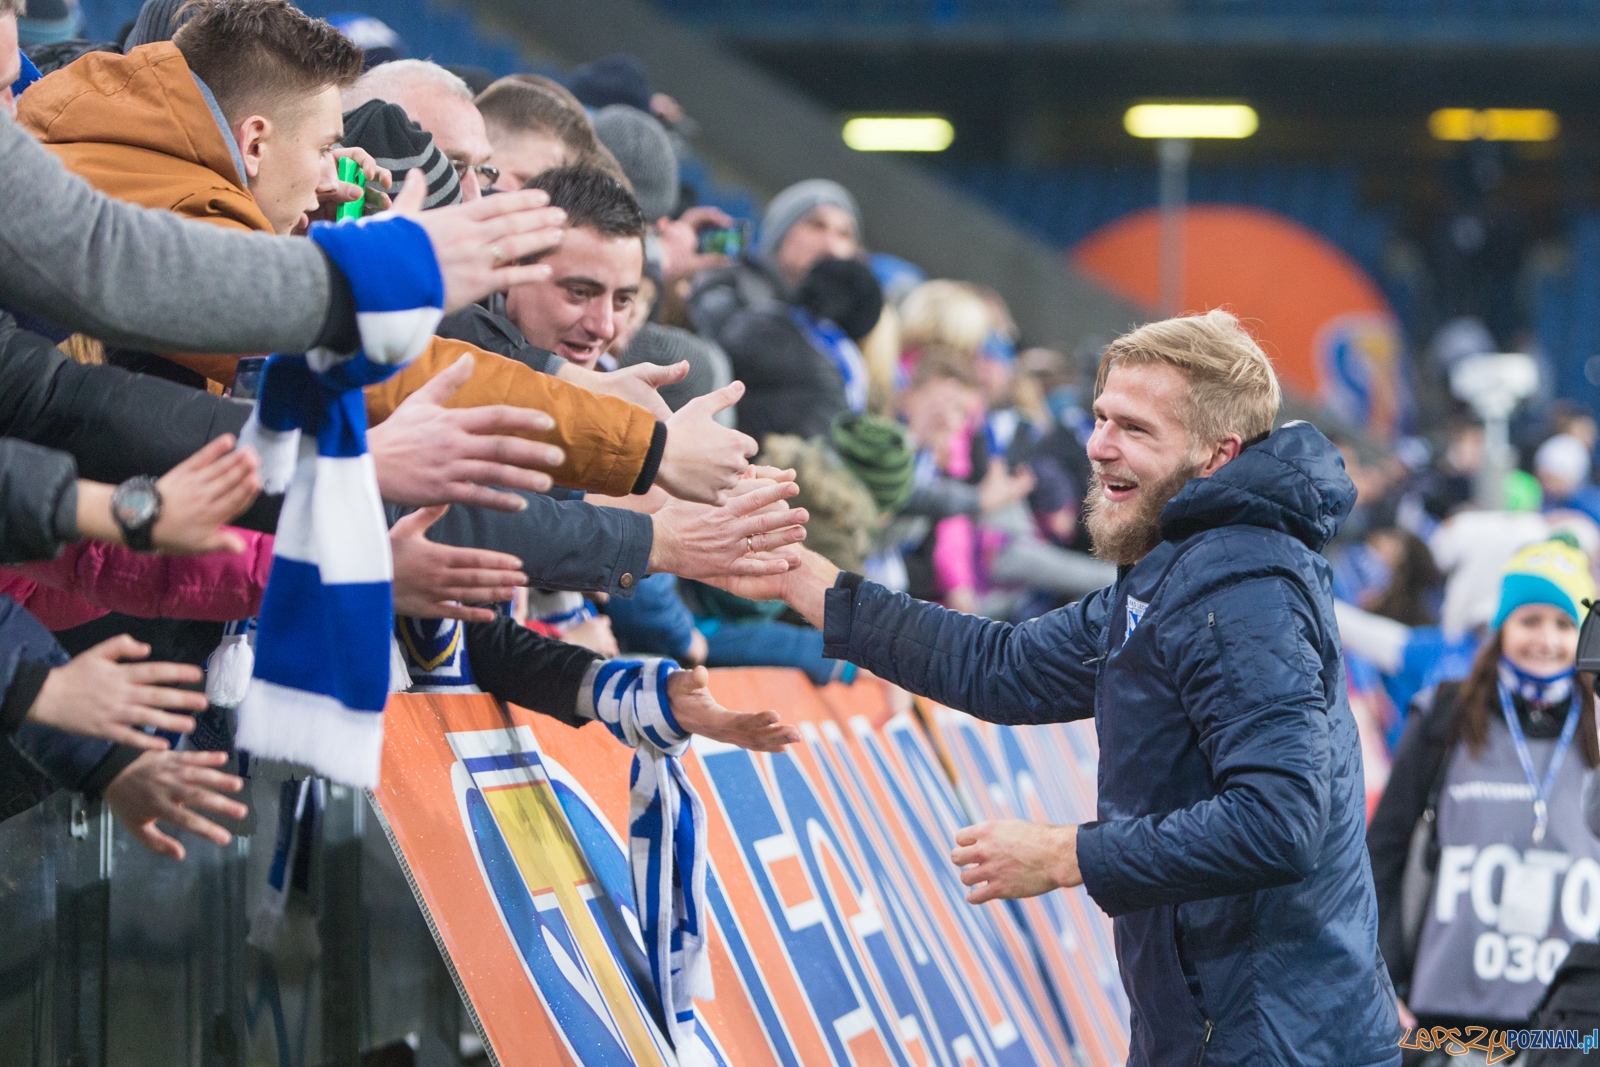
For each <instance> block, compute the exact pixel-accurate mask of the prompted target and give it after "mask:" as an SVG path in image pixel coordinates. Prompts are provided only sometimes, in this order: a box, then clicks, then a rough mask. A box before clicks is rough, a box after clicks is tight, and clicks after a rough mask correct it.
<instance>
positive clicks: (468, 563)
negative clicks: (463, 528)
mask: <svg viewBox="0 0 1600 1067" xmlns="http://www.w3.org/2000/svg"><path fill="white" fill-rule="evenodd" d="M448 510H450V509H449V506H448V505H446V506H444V507H437V508H423V509H421V510H420V511H413V512H412V513H411V514H409V515H407V516H405V517H404V518H402V519H401V520H400V521H399V522H397V523H395V524H394V525H393V526H392V527H390V528H389V549H390V551H391V552H392V553H393V554H394V612H395V614H396V615H409V616H411V617H412V618H417V619H461V620H462V621H463V622H493V621H494V612H493V611H492V610H490V609H489V608H475V607H469V606H468V605H471V604H498V603H502V602H504V601H507V600H510V599H511V598H512V597H514V596H516V591H517V587H518V586H522V585H527V584H528V576H527V575H526V574H524V573H522V561H521V560H520V559H518V558H517V557H516V556H513V555H510V554H508V553H505V552H490V551H488V550H487V549H481V548H455V547H453V546H451V545H441V544H439V543H437V542H435V541H430V540H428V538H427V532H428V527H430V526H432V525H433V524H434V523H436V522H438V521H439V520H440V519H442V518H444V513H445V512H446V511H448Z"/></svg>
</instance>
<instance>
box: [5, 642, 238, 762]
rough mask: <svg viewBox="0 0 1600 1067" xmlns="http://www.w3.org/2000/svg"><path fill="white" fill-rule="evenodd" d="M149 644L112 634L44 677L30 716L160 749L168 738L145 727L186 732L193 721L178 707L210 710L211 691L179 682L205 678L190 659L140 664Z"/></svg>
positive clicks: (92, 734)
mask: <svg viewBox="0 0 1600 1067" xmlns="http://www.w3.org/2000/svg"><path fill="white" fill-rule="evenodd" d="M149 654H150V646H149V645H147V644H144V643H143V642H140V641H135V640H134V639H133V638H132V637H130V636H128V635H127V634H120V635H118V636H116V637H111V638H107V639H106V640H104V641H101V642H100V643H99V644H98V645H95V646H94V647H93V648H90V649H86V650H85V651H83V652H80V653H78V654H77V655H76V656H74V657H72V660H71V661H70V662H69V663H67V664H65V665H64V666H61V667H53V668H51V670H50V673H49V674H48V675H46V676H45V680H44V685H42V686H41V687H40V688H39V695H38V696H37V697H35V698H34V701H33V706H32V707H30V708H29V709H28V719H29V720H30V721H32V722H36V723H39V724H41V725H43V726H53V727H55V728H56V729H57V730H65V731H67V732H68V733H73V734H77V735H79V736H80V737H98V738H101V739H102V740H105V741H115V742H116V743H117V744H120V745H129V746H131V747H133V748H144V749H152V750H161V749H165V748H167V747H168V746H167V739H166V738H164V737H157V736H155V735H154V734H147V733H145V732H144V730H143V729H141V727H150V728H151V729H155V730H165V731H167V732H169V733H175V734H186V733H189V732H191V731H193V730H194V719H193V718H191V717H190V716H188V715H178V714H174V712H175V711H204V710H206V695H205V694H204V693H197V692H194V691H192V690H189V689H178V688H176V687H177V686H179V685H184V684H190V685H193V684H195V683H197V682H199V681H200V680H201V678H202V677H203V675H202V674H201V673H200V668H199V667H196V666H193V665H191V664H188V663H138V662H127V661H130V660H142V659H144V658H145V657H146V656H148V655H149Z"/></svg>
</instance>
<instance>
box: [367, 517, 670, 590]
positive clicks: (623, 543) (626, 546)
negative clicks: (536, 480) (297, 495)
mask: <svg viewBox="0 0 1600 1067" xmlns="http://www.w3.org/2000/svg"><path fill="white" fill-rule="evenodd" d="M518 495H519V496H521V497H522V498H523V499H525V500H526V501H527V502H528V506H527V508H525V509H524V510H522V511H491V510H490V509H488V508H464V507H453V508H451V509H450V510H449V511H447V512H445V514H444V517H443V518H442V519H440V520H439V521H438V522H436V523H434V524H433V525H432V526H431V527H429V528H428V540H430V541H433V542H435V543H437V544H441V545H454V546H455V547H457V548H482V549H488V550H489V551H492V552H509V553H510V554H511V555H513V556H516V557H517V558H518V559H520V560H522V568H523V572H524V573H526V574H527V576H528V581H529V582H531V583H532V584H533V586H534V587H535V588H538V589H570V590H573V591H575V592H580V593H587V592H603V593H609V594H611V595H612V596H620V597H631V596H633V591H634V588H635V587H636V586H637V584H638V581H639V579H640V578H643V577H644V575H645V571H646V570H647V569H648V568H649V566H650V546H651V544H652V542H653V540H654V533H655V526H654V524H653V522H652V520H651V518H650V516H648V515H644V514H640V513H639V512H636V511H627V510H625V509H623V508H602V507H596V506H595V505H593V504H588V503H585V502H584V501H582V500H557V499H554V498H553V497H549V496H543V495H540V494H538V493H519V494H518ZM409 510H411V509H409V508H399V507H394V506H390V507H389V509H388V511H389V521H390V522H394V521H395V520H396V519H398V518H399V517H400V516H401V515H403V514H405V513H406V512H407V511H409Z"/></svg>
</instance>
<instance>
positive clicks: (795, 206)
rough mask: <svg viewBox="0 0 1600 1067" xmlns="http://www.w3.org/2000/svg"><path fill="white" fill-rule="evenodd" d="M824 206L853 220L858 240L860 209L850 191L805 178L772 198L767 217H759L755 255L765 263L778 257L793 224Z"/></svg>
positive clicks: (821, 179) (827, 181) (835, 185)
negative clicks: (830, 206) (831, 206)
mask: <svg viewBox="0 0 1600 1067" xmlns="http://www.w3.org/2000/svg"><path fill="white" fill-rule="evenodd" d="M824 204H832V205H833V206H834V207H837V208H843V209H844V210H845V211H848V212H850V217H851V218H853V219H855V220H856V237H857V238H859V237H860V236H861V209H860V208H859V207H857V206H856V198H855V197H853V196H851V195H850V190H848V189H846V188H845V187H844V186H842V185H840V184H839V183H838V182H835V181H829V180H828V179H827V178H807V179H806V180H805V181H803V182H795V183H794V184H793V185H791V186H789V188H787V189H785V190H784V191H783V192H781V193H779V194H778V195H777V196H775V197H773V198H772V202H771V203H770V204H768V205H767V213H766V214H765V215H763V216H762V217H761V236H760V238H759V239H758V240H757V241H756V253H757V254H758V255H759V256H760V257H761V258H762V259H764V260H766V261H767V262H768V263H770V262H772V260H773V257H775V256H776V255H777V254H778V247H779V246H780V245H782V244H783V239H784V238H785V237H787V236H788V235H789V231H790V230H792V229H794V224H795V223H797V222H799V221H800V220H801V219H803V218H805V217H806V215H807V214H808V213H810V212H811V210H812V209H813V208H819V207H821V206H822V205H824Z"/></svg>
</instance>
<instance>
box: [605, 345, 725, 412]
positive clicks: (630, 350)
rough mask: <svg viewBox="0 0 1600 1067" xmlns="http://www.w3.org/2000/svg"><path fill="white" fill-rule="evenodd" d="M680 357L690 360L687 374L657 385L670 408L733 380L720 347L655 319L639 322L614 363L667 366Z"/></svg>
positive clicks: (673, 408) (674, 408) (681, 405)
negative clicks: (676, 380)
mask: <svg viewBox="0 0 1600 1067" xmlns="http://www.w3.org/2000/svg"><path fill="white" fill-rule="evenodd" d="M683 360H688V361H689V373H688V375H686V376H685V377H684V379H683V381H681V382H674V383H673V384H672V385H664V386H662V387H661V389H660V393H661V399H662V400H665V401H666V402H667V407H669V408H671V409H672V410H673V411H677V410H678V409H679V408H681V407H683V405H685V404H687V403H688V402H689V401H691V400H693V399H694V398H695V397H697V396H704V395H706V394H707V393H710V392H714V391H716V390H718V389H721V388H722V387H723V386H724V385H727V384H728V383H729V382H731V381H733V367H732V365H731V364H730V363H729V362H728V357H727V355H726V354H725V353H724V352H723V351H722V349H720V348H718V347H717V346H716V345H715V344H713V343H711V342H710V341H707V340H706V339H705V338H703V337H699V336H697V335H695V334H692V333H690V332H689V331H688V330H680V329H678V328H677V327H676V326H663V325H661V324H660V323H658V322H647V323H645V324H644V325H643V326H641V327H640V328H639V332H638V333H637V334H635V335H634V337H633V340H632V341H630V342H628V347H627V348H626V349H625V350H624V351H623V353H622V355H621V356H619V357H618V358H617V363H618V364H620V365H621V366H624V367H632V366H634V365H635V364H638V363H654V364H656V365H657V366H659V367H670V366H672V365H673V364H674V363H678V362H681V361H683ZM723 414H727V413H726V412H724V413H723ZM717 421H719V422H721V421H722V420H721V419H718V420H717Z"/></svg>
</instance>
